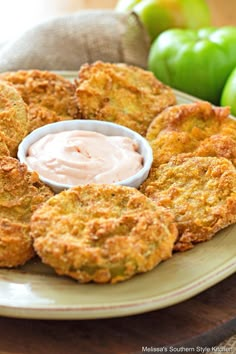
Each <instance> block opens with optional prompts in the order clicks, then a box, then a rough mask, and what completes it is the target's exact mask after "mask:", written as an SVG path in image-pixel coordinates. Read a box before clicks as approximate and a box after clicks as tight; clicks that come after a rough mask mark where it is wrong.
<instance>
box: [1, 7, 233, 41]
mask: <svg viewBox="0 0 236 354" xmlns="http://www.w3.org/2000/svg"><path fill="white" fill-rule="evenodd" d="M190 1H191V0H190ZM207 2H208V4H209V6H210V9H211V14H212V22H213V24H214V25H217V26H221V25H230V24H233V25H236V19H235V17H236V15H235V14H236V0H207ZM116 3H117V1H116V0H7V1H5V0H0V42H5V41H7V40H9V39H12V38H14V37H16V36H18V35H19V34H21V33H22V32H24V31H25V30H27V29H28V28H30V27H31V26H33V25H35V24H37V23H39V22H41V21H44V20H47V19H50V18H52V17H55V16H62V15H65V14H69V13H73V12H76V11H79V10H81V9H98V8H103V9H112V8H114V7H115V5H116Z"/></svg>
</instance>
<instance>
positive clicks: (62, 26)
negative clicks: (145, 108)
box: [0, 10, 150, 71]
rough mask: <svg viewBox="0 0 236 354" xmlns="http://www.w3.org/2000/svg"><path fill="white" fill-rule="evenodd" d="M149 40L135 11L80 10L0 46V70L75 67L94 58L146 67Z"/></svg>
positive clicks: (44, 24) (45, 23)
mask: <svg viewBox="0 0 236 354" xmlns="http://www.w3.org/2000/svg"><path fill="white" fill-rule="evenodd" d="M149 44H150V43H149V38H148V35H147V33H146V32H145V30H144V28H143V26H142V25H141V23H140V21H139V19H138V18H137V16H136V15H135V14H121V13H117V12H115V11H113V10H90V11H80V12H78V13H75V14H72V15H67V16H63V17H58V18H55V19H52V20H49V21H47V22H44V23H41V24H39V25H37V26H35V27H34V28H32V29H30V30H28V31H27V32H25V33H24V34H22V35H21V36H20V37H19V38H17V39H15V40H13V41H10V42H9V43H7V44H6V45H4V46H3V47H2V48H0V71H6V70H17V69H36V68H37V69H41V70H43V69H47V70H78V68H79V67H80V66H81V64H84V63H86V62H88V63H92V62H94V61H96V60H103V61H108V62H125V63H128V64H133V65H137V66H140V67H143V68H146V66H147V57H148V51H149Z"/></svg>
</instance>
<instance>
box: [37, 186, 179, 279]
mask: <svg viewBox="0 0 236 354" xmlns="http://www.w3.org/2000/svg"><path fill="white" fill-rule="evenodd" d="M31 235H32V237H33V239H34V248H35V250H36V252H37V253H38V255H39V257H41V259H42V261H43V262H44V263H46V264H48V265H50V266H51V267H53V268H54V269H55V271H56V272H57V273H58V274H60V275H67V276H70V277H72V278H75V279H77V280H79V281H80V282H81V283H87V282H90V281H94V282H97V283H108V282H110V283H117V282H120V281H123V280H125V279H129V278H130V277H132V276H133V275H135V274H136V273H142V272H147V271H149V270H151V269H152V268H154V267H155V266H156V265H157V264H158V263H159V262H161V261H163V260H165V259H167V258H169V257H170V256H171V254H172V248H173V244H174V242H175V239H176V237H177V228H176V225H175V224H174V223H173V216H172V215H171V214H170V213H169V212H167V211H166V210H165V209H164V208H160V207H157V206H156V205H155V203H153V202H152V201H151V200H150V199H148V198H147V197H145V196H144V195H143V194H142V193H140V192H139V191H138V190H136V189H134V188H130V187H124V186H116V185H105V184H104V185H100V184H91V185H84V186H76V187H74V188H72V189H69V190H67V191H63V192H61V193H60V194H58V195H56V196H54V197H53V198H51V199H49V200H48V201H47V202H46V203H45V204H44V205H43V206H42V207H41V208H39V209H38V210H37V211H36V212H35V213H34V214H33V216H32V219H31Z"/></svg>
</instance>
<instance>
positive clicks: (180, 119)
mask: <svg viewBox="0 0 236 354" xmlns="http://www.w3.org/2000/svg"><path fill="white" fill-rule="evenodd" d="M147 139H148V140H149V141H150V144H151V146H152V149H153V155H154V162H153V166H152V169H151V172H150V175H149V177H148V179H147V180H146V181H145V182H144V184H143V185H142V186H141V189H140V190H141V191H142V192H143V193H144V194H145V195H147V196H148V197H150V198H151V199H152V200H154V201H155V202H156V203H157V205H161V206H165V207H166V208H167V209H169V210H170V211H172V212H173V213H174V215H175V221H176V222H177V226H178V231H179V236H178V238H177V241H176V243H175V246H174V250H176V251H185V250H187V249H189V248H192V247H193V245H194V244H196V243H198V242H202V241H206V240H209V239H210V238H211V237H212V236H214V235H215V233H216V232H217V231H219V230H220V229H222V228H224V227H226V226H228V225H230V224H232V223H235V222H236V170H235V161H236V160H235V158H236V121H235V120H234V119H232V118H230V117H229V109H228V108H221V107H213V106H212V105H211V104H210V103H208V102H198V103H193V104H186V105H179V106H175V107H171V108H168V109H166V110H165V111H164V112H162V113H161V114H160V115H158V116H157V117H156V118H155V119H154V120H153V122H152V124H151V125H150V127H149V129H148V132H147Z"/></svg>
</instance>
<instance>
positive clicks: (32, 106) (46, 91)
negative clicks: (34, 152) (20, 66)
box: [0, 70, 78, 132]
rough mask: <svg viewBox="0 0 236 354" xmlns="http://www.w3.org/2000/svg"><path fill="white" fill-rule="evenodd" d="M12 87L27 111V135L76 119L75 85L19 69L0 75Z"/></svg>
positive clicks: (44, 72) (54, 77) (60, 77)
mask: <svg viewBox="0 0 236 354" xmlns="http://www.w3.org/2000/svg"><path fill="white" fill-rule="evenodd" d="M0 79H1V80H5V81H8V82H10V83H11V84H13V85H14V86H15V87H16V89H17V90H18V92H19V93H20V94H21V96H22V98H23V100H24V102H25V103H26V104H27V105H28V109H29V128H28V132H31V131H32V130H34V129H36V128H39V127H41V126H43V125H45V124H49V123H53V122H57V121H61V120H68V119H73V118H76V117H77V115H78V110H77V104H76V101H75V97H74V94H75V86H74V84H72V83H71V82H70V81H68V80H66V79H65V78H63V77H62V76H60V75H57V74H55V73H52V72H49V71H40V70H28V71H27V70H19V71H15V72H6V73H2V74H0Z"/></svg>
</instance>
